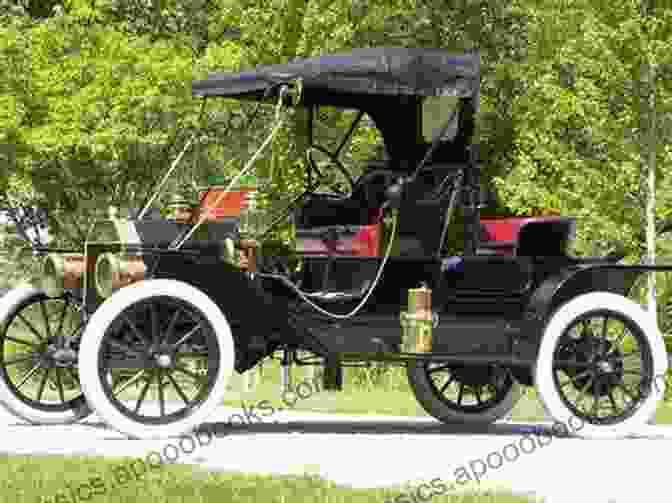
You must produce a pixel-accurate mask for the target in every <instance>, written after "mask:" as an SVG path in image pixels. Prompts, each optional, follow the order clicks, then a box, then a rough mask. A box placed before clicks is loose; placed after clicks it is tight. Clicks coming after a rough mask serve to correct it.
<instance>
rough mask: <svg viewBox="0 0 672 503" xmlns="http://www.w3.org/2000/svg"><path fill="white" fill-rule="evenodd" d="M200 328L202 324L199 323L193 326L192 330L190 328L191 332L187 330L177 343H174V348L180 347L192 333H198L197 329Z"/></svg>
mask: <svg viewBox="0 0 672 503" xmlns="http://www.w3.org/2000/svg"><path fill="white" fill-rule="evenodd" d="M200 328H201V324H200V323H197V324H196V326H195V327H193V328H192V329H191V330H189V332H187V333H186V334H184V335H183V336H182V337H180V339H179V340H178V341H177V342H176V343H175V344H173V347H174V348H177V347H179V346H180V344H183V343H184V342H185V341H186V340H187V339H189V338H190V337H191V336H192V335H194V334H195V333H196V331H197V330H199V329H200Z"/></svg>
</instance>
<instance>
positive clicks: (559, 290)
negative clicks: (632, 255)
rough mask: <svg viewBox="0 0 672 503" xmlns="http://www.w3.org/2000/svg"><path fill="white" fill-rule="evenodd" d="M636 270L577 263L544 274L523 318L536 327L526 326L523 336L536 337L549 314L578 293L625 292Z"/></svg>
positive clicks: (636, 273) (534, 338)
mask: <svg viewBox="0 0 672 503" xmlns="http://www.w3.org/2000/svg"><path fill="white" fill-rule="evenodd" d="M640 274H642V273H641V272H640V271H631V270H627V269H611V268H605V267H600V266H599V265H580V266H576V267H572V268H568V269H565V270H563V271H562V272H560V273H557V274H555V275H553V276H550V277H548V278H546V279H545V280H544V281H542V282H541V284H540V285H539V286H538V287H537V288H536V290H535V291H534V292H533V294H532V295H531V297H530V300H529V302H528V303H527V306H526V308H525V313H524V319H525V321H526V322H530V323H533V324H534V325H536V327H537V330H527V331H526V332H527V333H526V334H525V335H526V338H528V339H532V340H535V341H536V342H538V341H540V340H541V336H542V333H543V331H542V328H543V327H544V326H545V325H546V323H547V322H548V319H549V318H550V316H551V315H552V314H553V313H554V312H555V311H556V310H557V309H558V308H559V307H560V306H561V305H563V304H564V303H565V302H567V301H569V300H571V299H573V298H574V297H577V296H578V295H581V294H584V293H589V292H597V291H600V292H610V293H615V294H618V295H628V293H629V292H630V289H631V288H632V285H633V284H634V282H635V280H636V279H637V277H638V276H639V275H640Z"/></svg>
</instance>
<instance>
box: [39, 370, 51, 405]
mask: <svg viewBox="0 0 672 503" xmlns="http://www.w3.org/2000/svg"><path fill="white" fill-rule="evenodd" d="M50 372H51V369H48V368H47V369H44V375H43V376H42V380H41V381H40V386H39V388H38V389H37V401H38V402H39V401H40V400H42V395H43V394H44V387H45V386H46V385H47V379H49V373H50Z"/></svg>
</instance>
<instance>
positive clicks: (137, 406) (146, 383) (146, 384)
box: [133, 373, 154, 414]
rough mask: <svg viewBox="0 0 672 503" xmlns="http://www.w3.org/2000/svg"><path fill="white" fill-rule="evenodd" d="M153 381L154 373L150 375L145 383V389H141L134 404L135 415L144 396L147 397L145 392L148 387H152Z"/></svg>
mask: <svg viewBox="0 0 672 503" xmlns="http://www.w3.org/2000/svg"><path fill="white" fill-rule="evenodd" d="M153 379H154V373H152V374H151V375H150V376H149V378H148V379H147V381H146V382H145V387H144V388H142V391H140V396H138V399H137V400H136V402H135V409H134V410H133V412H135V413H136V414H137V413H138V411H139V410H140V406H141V405H142V402H143V400H144V399H145V395H147V391H148V390H149V387H150V386H151V385H152V380H153Z"/></svg>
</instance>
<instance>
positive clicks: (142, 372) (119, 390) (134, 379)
mask: <svg viewBox="0 0 672 503" xmlns="http://www.w3.org/2000/svg"><path fill="white" fill-rule="evenodd" d="M143 375H145V369H141V370H139V371H138V372H137V373H136V374H135V375H134V376H133V377H131V378H130V379H127V380H126V381H125V382H124V383H123V384H122V385H121V386H120V387H119V388H113V389H112V393H115V394H116V395H119V394H121V393H123V392H124V391H125V390H126V388H128V387H129V386H131V385H132V384H134V383H136V382H137V381H138V380H139V379H140V378H141V377H142V376H143Z"/></svg>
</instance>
